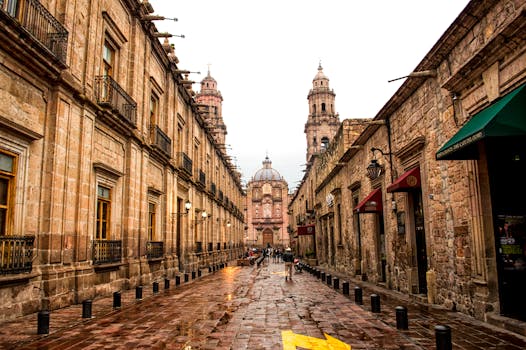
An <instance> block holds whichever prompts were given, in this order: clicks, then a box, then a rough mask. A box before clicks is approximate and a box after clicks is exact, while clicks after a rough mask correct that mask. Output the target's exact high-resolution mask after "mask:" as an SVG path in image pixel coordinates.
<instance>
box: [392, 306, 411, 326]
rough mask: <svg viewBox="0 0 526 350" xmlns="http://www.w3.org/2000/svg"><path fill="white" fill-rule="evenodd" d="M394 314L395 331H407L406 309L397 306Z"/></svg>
mask: <svg viewBox="0 0 526 350" xmlns="http://www.w3.org/2000/svg"><path fill="white" fill-rule="evenodd" d="M395 312H396V328H397V329H409V323H408V321H407V308H406V307H405V306H397V307H396V308H395Z"/></svg>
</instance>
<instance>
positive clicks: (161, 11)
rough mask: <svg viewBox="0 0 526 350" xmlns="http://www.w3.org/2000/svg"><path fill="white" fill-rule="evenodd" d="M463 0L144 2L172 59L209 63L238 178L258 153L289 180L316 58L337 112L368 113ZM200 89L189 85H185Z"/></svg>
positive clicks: (302, 158)
mask: <svg viewBox="0 0 526 350" xmlns="http://www.w3.org/2000/svg"><path fill="white" fill-rule="evenodd" d="M468 2H469V1H468V0H396V1H393V0H376V1H354V0H324V1H320V0H316V1H315V0H266V1H255V0H222V1H219V0H189V1H173V0H150V3H151V4H152V6H153V8H154V10H155V12H154V14H156V15H162V16H165V17H170V18H177V19H178V21H177V22H175V21H168V20H165V21H155V24H156V26H157V28H158V30H159V31H160V32H169V33H171V34H174V35H181V34H182V35H184V36H185V38H184V39H183V38H177V37H174V38H170V42H171V43H173V44H175V53H176V55H177V57H178V58H179V64H178V67H179V68H180V69H187V70H190V71H200V72H201V75H197V74H191V75H190V79H191V80H195V81H197V82H200V81H201V80H202V79H203V78H204V77H205V76H206V74H207V69H208V64H210V72H211V76H212V77H213V78H214V79H216V80H217V84H218V89H219V90H220V91H221V94H222V96H223V119H224V121H225V124H226V126H227V131H228V135H227V137H226V143H227V144H230V145H231V150H229V151H228V153H229V154H230V155H231V156H233V157H236V158H235V159H236V164H237V166H238V167H239V168H240V171H241V172H242V174H243V180H244V182H246V181H248V180H250V178H251V177H252V176H253V175H254V173H255V172H256V171H257V170H258V169H260V168H261V167H262V164H261V162H262V161H263V159H264V158H265V156H266V155H267V154H268V156H269V158H270V159H271V161H272V166H273V168H274V169H276V170H277V171H279V172H280V174H281V175H282V176H283V177H284V178H285V180H286V181H287V182H288V184H289V191H291V192H292V191H293V189H294V188H295V187H296V186H297V185H298V182H299V181H300V180H301V178H302V177H303V172H302V171H301V170H302V169H304V167H303V164H305V162H306V139H305V134H304V132H303V131H304V126H305V122H306V121H307V116H308V101H307V95H308V93H309V90H310V89H311V87H312V79H313V78H314V76H315V75H316V73H317V69H318V64H319V62H320V60H321V64H322V67H323V71H324V73H325V75H326V76H327V77H328V78H329V79H330V82H329V83H330V87H331V88H332V89H334V92H335V93H336V100H335V108H336V111H337V112H338V113H339V114H340V120H343V119H347V118H372V117H374V116H375V115H376V113H377V112H378V111H379V110H380V109H381V108H382V107H383V106H384V105H385V103H386V102H387V101H388V100H389V98H390V97H391V96H392V95H393V94H394V93H395V91H396V90H397V89H398V87H399V86H400V85H401V83H402V82H403V81H404V80H399V81H397V82H392V83H388V82H387V81H388V80H390V79H395V78H398V77H402V76H405V75H407V74H409V73H410V72H411V71H412V70H413V69H414V68H415V67H416V66H417V65H418V63H419V62H420V61H421V60H422V59H423V57H424V56H425V55H426V54H427V52H428V51H429V50H430V49H431V47H432V46H433V45H434V44H435V43H436V42H437V40H438V39H439V38H440V36H441V35H442V33H444V31H445V30H446V29H447V28H448V27H449V25H450V24H451V23H452V22H453V21H454V19H455V18H456V17H457V16H458V14H459V13H460V12H461V11H462V9H463V8H464V7H465V6H466V5H467V3H468ZM193 88H194V90H196V91H198V90H199V89H200V85H199V84H195V85H194V86H193Z"/></svg>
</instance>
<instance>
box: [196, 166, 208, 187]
mask: <svg viewBox="0 0 526 350" xmlns="http://www.w3.org/2000/svg"><path fill="white" fill-rule="evenodd" d="M197 182H198V183H199V184H200V185H202V186H206V174H205V172H204V171H202V170H201V169H199V176H198V178H197Z"/></svg>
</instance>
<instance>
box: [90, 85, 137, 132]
mask: <svg viewBox="0 0 526 350" xmlns="http://www.w3.org/2000/svg"><path fill="white" fill-rule="evenodd" d="M95 97H96V98H97V103H98V104H99V105H101V106H104V107H110V108H111V109H112V111H113V112H115V113H117V114H118V115H119V116H120V117H121V118H123V119H125V120H126V121H128V122H129V123H131V124H132V125H134V126H135V125H136V120H137V103H136V102H135V101H134V100H133V99H132V98H131V97H130V95H128V94H127V93H126V91H124V89H123V88H122V87H121V86H120V85H119V84H118V83H117V82H116V81H115V80H113V78H112V77H111V76H109V75H99V76H96V77H95Z"/></svg>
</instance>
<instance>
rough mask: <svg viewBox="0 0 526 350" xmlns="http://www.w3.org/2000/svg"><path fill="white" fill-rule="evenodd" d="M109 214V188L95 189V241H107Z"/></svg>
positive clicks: (100, 187) (99, 187)
mask: <svg viewBox="0 0 526 350" xmlns="http://www.w3.org/2000/svg"><path fill="white" fill-rule="evenodd" d="M110 214H111V190H110V189H109V188H106V187H103V186H98V187H97V228H96V229H97V232H96V233H95V238H96V239H108V238H109V232H108V231H109V230H108V229H109V227H110Z"/></svg>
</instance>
